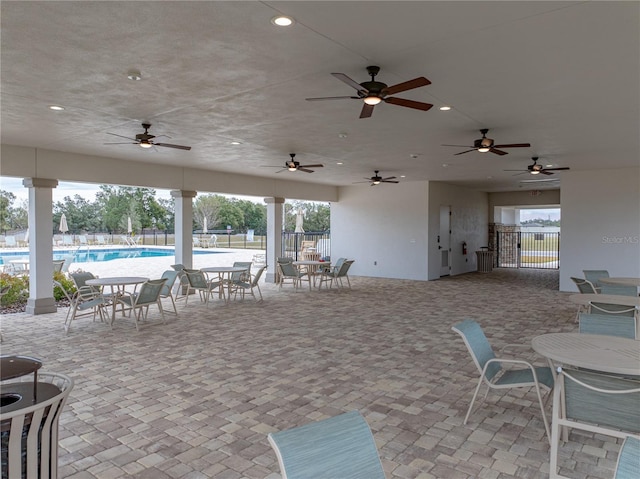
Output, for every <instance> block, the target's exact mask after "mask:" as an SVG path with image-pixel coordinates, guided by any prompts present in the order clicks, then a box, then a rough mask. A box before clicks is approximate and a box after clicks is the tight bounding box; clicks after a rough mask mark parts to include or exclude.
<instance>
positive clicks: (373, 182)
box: [355, 170, 400, 186]
mask: <svg viewBox="0 0 640 479" xmlns="http://www.w3.org/2000/svg"><path fill="white" fill-rule="evenodd" d="M378 173H379V170H375V175H373V176H372V177H371V178H365V180H367V181H356V182H355V183H371V185H370V186H376V185H379V184H380V183H400V182H399V181H393V180H395V179H396V177H395V176H388V177H386V178H383V177H382V176H380V175H379V174H378Z"/></svg>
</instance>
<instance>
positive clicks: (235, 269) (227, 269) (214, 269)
mask: <svg viewBox="0 0 640 479" xmlns="http://www.w3.org/2000/svg"><path fill="white" fill-rule="evenodd" d="M200 271H202V272H203V273H207V274H208V273H217V274H218V278H219V279H220V281H221V283H222V284H223V285H225V284H226V288H227V295H226V296H225V294H224V292H223V288H220V291H221V292H222V295H223V296H225V303H228V302H229V301H230V299H231V286H232V284H231V275H232V274H233V273H243V272H247V273H248V272H249V269H248V268H244V267H242V266H209V267H206V268H200ZM225 275H227V277H226V278H225ZM223 287H224V286H223Z"/></svg>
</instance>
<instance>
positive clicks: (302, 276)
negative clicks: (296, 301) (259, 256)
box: [278, 261, 311, 291]
mask: <svg viewBox="0 0 640 479" xmlns="http://www.w3.org/2000/svg"><path fill="white" fill-rule="evenodd" d="M278 270H279V279H278V285H279V288H280V289H282V285H283V284H285V283H286V282H287V281H291V283H292V284H293V287H294V288H295V290H296V291H297V290H298V288H299V287H300V284H301V283H302V281H306V282H307V283H309V290H311V278H310V277H309V274H308V273H307V272H303V271H300V270H299V269H298V268H296V267H295V265H294V264H293V262H281V261H278Z"/></svg>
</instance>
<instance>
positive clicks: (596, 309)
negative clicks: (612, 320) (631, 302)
mask: <svg viewBox="0 0 640 479" xmlns="http://www.w3.org/2000/svg"><path fill="white" fill-rule="evenodd" d="M589 312H590V313H594V314H604V315H611V316H629V317H634V316H635V315H636V308H635V306H624V305H622V304H609V303H600V302H597V301H592V302H591V306H590V309H589Z"/></svg>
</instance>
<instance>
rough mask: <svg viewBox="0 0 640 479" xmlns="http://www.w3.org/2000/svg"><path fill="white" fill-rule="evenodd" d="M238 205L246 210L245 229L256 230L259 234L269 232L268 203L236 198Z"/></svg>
mask: <svg viewBox="0 0 640 479" xmlns="http://www.w3.org/2000/svg"><path fill="white" fill-rule="evenodd" d="M231 201H236V202H237V205H238V207H239V208H240V209H241V210H242V211H243V212H244V225H242V229H243V230H254V231H255V233H256V234H258V235H266V234H267V205H260V204H258V203H254V202H253V201H248V200H236V199H235V198H232V200H231Z"/></svg>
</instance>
